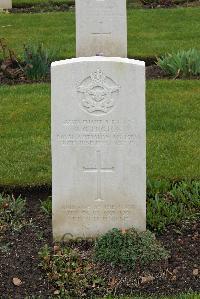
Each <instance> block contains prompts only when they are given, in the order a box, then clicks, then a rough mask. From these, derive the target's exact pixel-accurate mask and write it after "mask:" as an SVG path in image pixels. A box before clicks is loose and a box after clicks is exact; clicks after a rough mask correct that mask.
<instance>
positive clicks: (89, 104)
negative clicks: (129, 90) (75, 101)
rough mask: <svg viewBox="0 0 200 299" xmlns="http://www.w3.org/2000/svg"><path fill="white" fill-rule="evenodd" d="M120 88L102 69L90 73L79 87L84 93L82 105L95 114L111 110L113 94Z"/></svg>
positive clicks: (78, 89)
mask: <svg viewBox="0 0 200 299" xmlns="http://www.w3.org/2000/svg"><path fill="white" fill-rule="evenodd" d="M119 90H120V87H119V85H117V84H116V83H115V82H114V81H113V80H112V79H111V78H109V77H107V76H106V75H104V73H103V72H102V71H101V70H100V69H97V71H96V72H94V73H92V74H90V76H89V77H87V78H85V79H84V80H83V81H82V82H81V83H80V84H79V85H78V87H77V92H80V93H81V94H82V98H81V107H82V108H83V109H84V110H85V111H87V112H89V113H90V114H93V115H102V114H106V113H107V112H109V111H110V110H111V109H112V108H113V107H114V98H113V94H114V93H118V92H119Z"/></svg>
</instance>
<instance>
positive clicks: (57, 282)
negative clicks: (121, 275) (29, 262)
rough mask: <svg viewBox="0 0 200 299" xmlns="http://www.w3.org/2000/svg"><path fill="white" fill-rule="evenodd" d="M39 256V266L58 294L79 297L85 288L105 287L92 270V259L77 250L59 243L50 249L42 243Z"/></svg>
mask: <svg viewBox="0 0 200 299" xmlns="http://www.w3.org/2000/svg"><path fill="white" fill-rule="evenodd" d="M39 257H40V259H41V263H40V267H42V269H43V270H44V271H45V272H46V273H47V277H48V279H49V281H50V282H51V283H52V285H53V286H54V287H55V292H56V293H57V294H58V295H60V296H70V298H80V297H85V296H86V294H85V291H86V290H93V289H94V288H95V287H97V289H100V288H101V287H102V288H104V287H105V286H104V280H103V279H102V278H101V277H98V276H97V275H96V274H95V271H93V266H94V265H93V263H92V261H91V260H88V259H87V258H86V257H85V256H81V253H80V252H78V250H75V249H72V248H70V247H67V246H65V247H64V246H60V245H55V246H54V249H53V250H51V249H50V247H49V246H48V245H44V246H43V247H42V248H41V250H40V252H39ZM63 298H68V297H63Z"/></svg>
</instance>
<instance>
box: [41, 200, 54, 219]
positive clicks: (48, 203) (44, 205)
mask: <svg viewBox="0 0 200 299" xmlns="http://www.w3.org/2000/svg"><path fill="white" fill-rule="evenodd" d="M40 202H41V210H42V211H43V212H44V213H45V214H46V215H48V216H50V215H51V213H52V199H51V197H50V196H49V197H48V198H47V199H45V200H41V201H40Z"/></svg>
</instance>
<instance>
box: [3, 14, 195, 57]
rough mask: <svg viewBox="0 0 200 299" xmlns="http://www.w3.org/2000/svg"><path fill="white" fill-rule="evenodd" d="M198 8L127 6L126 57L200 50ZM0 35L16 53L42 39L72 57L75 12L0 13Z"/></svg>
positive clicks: (60, 55)
mask: <svg viewBox="0 0 200 299" xmlns="http://www.w3.org/2000/svg"><path fill="white" fill-rule="evenodd" d="M199 19H200V8H177V9H156V10H144V9H133V10H131V9H129V10H128V55H129V57H136V56H137V57H146V56H159V55H161V54H165V53H166V52H169V53H171V52H173V51H178V50H180V49H189V48H198V49H200V43H199V39H200V22H199ZM0 38H6V39H7V41H8V44H9V46H10V47H11V48H14V49H15V50H16V52H17V53H19V54H20V55H21V54H22V51H23V45H24V44H27V43H30V42H31V43H33V44H37V43H39V42H43V43H44V44H45V46H46V47H47V48H51V49H53V50H55V51H56V52H57V57H58V59H59V58H66V57H73V56H75V13H74V12H72V11H68V12H59V13H58V12H51V13H38V14H14V15H13V14H1V17H0Z"/></svg>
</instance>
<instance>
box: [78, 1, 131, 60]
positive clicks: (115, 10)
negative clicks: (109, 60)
mask: <svg viewBox="0 0 200 299" xmlns="http://www.w3.org/2000/svg"><path fill="white" fill-rule="evenodd" d="M97 54H103V56H109V57H127V17H126V0H76V56H77V57H88V56H95V55H97Z"/></svg>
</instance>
